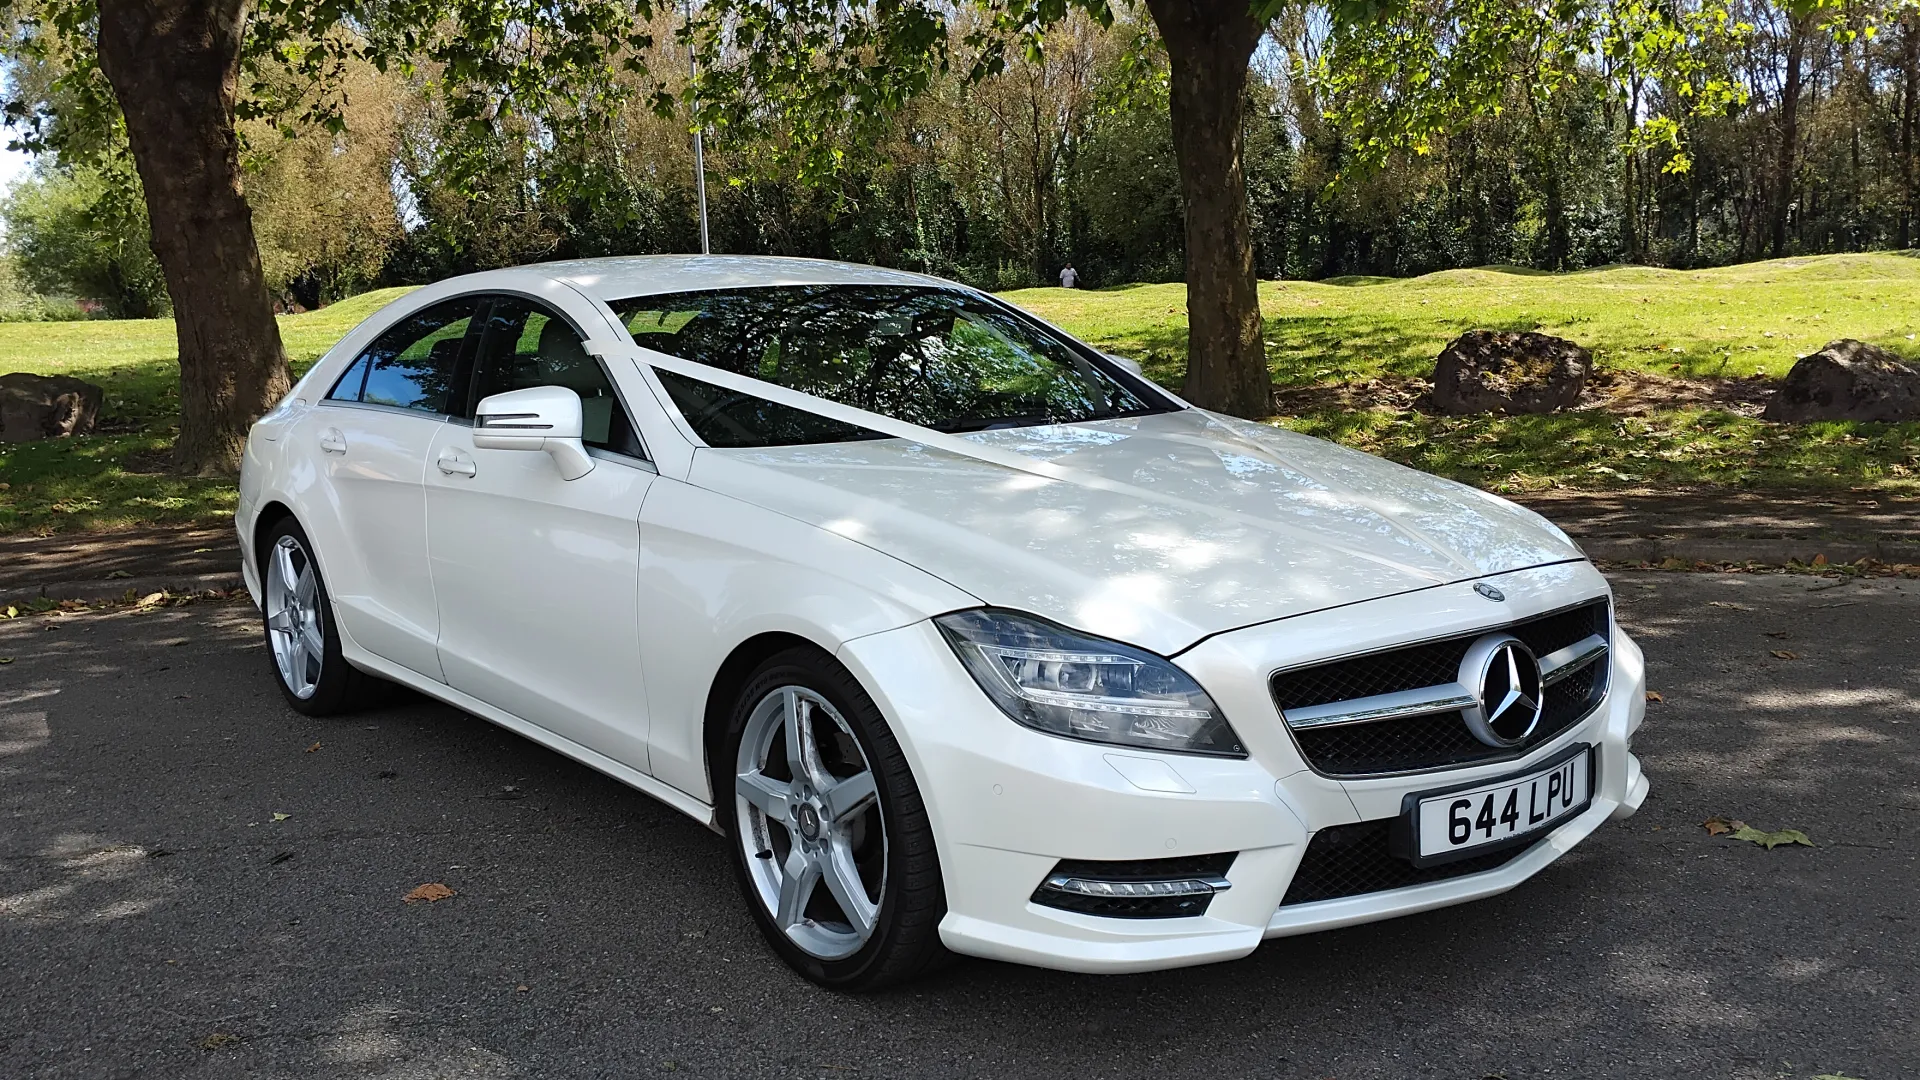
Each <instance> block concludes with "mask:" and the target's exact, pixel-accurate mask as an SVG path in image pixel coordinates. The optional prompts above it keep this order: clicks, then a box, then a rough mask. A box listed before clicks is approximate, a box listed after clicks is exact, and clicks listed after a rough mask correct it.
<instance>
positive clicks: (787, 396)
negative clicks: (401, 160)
mask: <svg viewBox="0 0 1920 1080" xmlns="http://www.w3.org/2000/svg"><path fill="white" fill-rule="evenodd" d="M599 345H600V343H598V342H593V343H589V348H590V349H591V350H592V351H596V352H602V354H603V355H604V354H605V353H610V352H615V351H618V352H620V353H623V354H625V355H626V356H627V359H629V360H630V361H632V362H633V363H634V364H635V365H636V366H640V367H654V368H658V369H660V370H661V371H671V372H673V373H674V374H676V375H682V376H685V377H686V378H689V379H693V380H694V381H696V382H703V383H708V384H710V385H713V386H718V387H720V388H721V389H723V390H732V391H734V392H736V393H741V394H747V395H749V396H752V397H756V398H760V399H762V400H764V401H771V402H773V403H774V404H776V405H784V406H786V407H787V408H790V409H798V410H800V411H801V412H805V413H812V414H813V415H815V416H821V417H825V418H826V419H828V420H837V421H839V422H840V423H843V424H851V425H853V426H854V427H859V428H865V429H867V430H869V431H877V432H879V433H880V434H882V435H889V436H892V437H893V438H896V439H903V440H905V441H907V442H911V443H918V444H919V445H921V446H925V447H928V448H930V449H934V450H941V451H945V452H946V453H949V454H954V455H956V456H958V457H961V458H966V459H968V460H971V461H978V462H982V463H984V464H988V465H998V466H1000V467H1001V468H1005V469H1011V470H1014V471H1015V472H1021V473H1026V474H1027V475H1029V476H1037V477H1041V478H1043V479H1046V480H1051V481H1054V482H1056V483H1062V484H1072V485H1074V486H1076V487H1083V488H1091V489H1093V490H1096V491H1105V492H1109V493H1111V494H1115V495H1125V496H1127V497H1129V498H1132V499H1135V500H1137V501H1140V502H1154V503H1161V504H1164V505H1170V506H1176V507H1179V508H1180V509H1183V510H1191V511H1193V512H1195V513H1200V514H1205V515H1207V516H1209V517H1214V518H1219V519H1221V520H1227V521H1231V522H1233V523H1234V524H1236V525H1242V526H1246V525H1252V526H1254V527H1257V528H1261V529H1265V530H1267V531H1268V532H1272V533H1276V534H1279V535H1281V536H1285V537H1287V538H1289V539H1291V540H1296V541H1300V542H1302V543H1305V544H1310V545H1312V546H1315V547H1322V548H1329V549H1332V550H1334V551H1338V552H1340V553H1341V554H1343V555H1350V556H1352V557H1353V558H1356V559H1363V560H1365V561H1367V562H1371V563H1375V564H1377V565H1380V566H1385V567H1388V568H1390V569H1393V570H1396V571H1399V572H1400V573H1403V574H1407V575H1409V576H1413V577H1418V578H1423V579H1425V580H1427V581H1431V582H1433V583H1434V584H1436V585H1437V584H1442V583H1444V582H1447V581H1451V580H1455V579H1454V578H1452V577H1449V576H1448V575H1445V574H1439V573H1435V572H1434V571H1432V570H1429V569H1426V568H1424V567H1420V566H1414V565H1412V564H1409V563H1405V562H1401V561H1400V560H1398V559H1393V558H1389V557H1387V556H1385V555H1380V554H1377V553H1375V552H1371V551H1366V550H1363V549H1360V548H1356V547H1352V546H1349V545H1346V544H1341V543H1339V542H1337V541H1334V540H1332V539H1330V538H1329V537H1327V536H1326V535H1324V534H1322V533H1317V532H1314V531H1312V530H1309V529H1304V528H1301V527H1299V526H1297V525H1289V524H1287V523H1286V522H1283V521H1274V520H1272V519H1269V518H1264V517H1259V516H1254V515H1246V514H1240V513H1236V512H1234V511H1231V510H1226V509H1222V508H1220V507H1217V506H1209V505H1207V504H1206V503H1202V502H1195V501H1193V500H1191V499H1185V498H1181V497H1180V496H1178V495H1169V494H1168V493H1166V492H1164V491H1149V490H1147V489H1145V488H1141V487H1136V486H1134V485H1132V484H1128V483H1125V482H1123V481H1119V480H1112V479H1109V478H1107V477H1104V476H1099V475H1096V474H1094V473H1089V472H1085V471H1083V470H1080V469H1074V468H1069V467H1067V466H1064V465H1060V464H1057V463H1055V462H1051V461H1043V460H1040V459H1038V458H1032V457H1028V456H1027V455H1025V454H1020V453H1016V452H1014V451H1012V450H1003V449H1001V448H999V447H997V446H988V445H985V444H982V443H979V442H975V441H974V440H972V439H965V438H961V437H960V436H957V435H950V434H948V433H947V432H944V431H935V430H934V429H932V428H928V427H922V426H920V425H919V424H912V423H908V422H907V421H905V420H897V419H895V418H893V417H891V416H886V415H883V414H881V413H876V412H868V411H867V410H865V409H860V408H855V407H854V406H851V405H843V404H841V403H840V402H837V401H831V400H829V399H827V398H823V397H817V396H815V395H813V394H807V393H803V392H801V391H798V390H793V389H790V388H788V387H785V386H781V385H779V384H777V383H771V382H767V381H766V380H764V379H756V378H753V377H752V376H748V375H740V374H736V373H734V372H731V371H727V370H725V369H723V368H717V367H712V366H710V365H707V364H701V363H696V362H694V361H692V360H686V359H683V358H681V357H678V356H671V355H669V354H667V353H663V352H657V351H655V350H653V349H649V348H647V347H645V346H643V345H637V344H636V345H614V346H612V347H611V348H606V349H604V350H603V349H600V348H598V347H597V346H599ZM667 401H668V403H669V404H671V401H672V399H671V398H668V399H667ZM1189 407H1190V406H1189ZM1376 512H1377V511H1376ZM1387 520H1388V521H1389V522H1390V523H1394V522H1393V519H1391V518H1387ZM1394 524H1396V525H1397V523H1394ZM1403 531H1404V530H1403ZM1418 539H1421V540H1425V538H1424V537H1418ZM1426 546H1427V547H1429V548H1430V549H1431V550H1432V551H1433V552H1434V553H1435V554H1437V555H1439V556H1440V557H1441V558H1444V559H1446V560H1447V561H1448V562H1450V563H1452V564H1454V565H1455V566H1457V567H1459V568H1460V569H1462V570H1463V571H1465V572H1466V576H1469V577H1477V576H1479V575H1480V573H1481V571H1480V569H1479V568H1478V567H1474V566H1472V565H1470V564H1465V563H1462V562H1461V561H1460V559H1459V557H1458V556H1457V555H1455V554H1454V553H1453V552H1451V551H1449V550H1447V549H1446V548H1445V547H1441V546H1438V545H1435V544H1433V543H1432V542H1430V541H1429V542H1427V544H1426Z"/></svg>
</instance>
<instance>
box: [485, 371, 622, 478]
mask: <svg viewBox="0 0 1920 1080" xmlns="http://www.w3.org/2000/svg"><path fill="white" fill-rule="evenodd" d="M580 430H581V420H580V395H579V394H576V393H574V392H573V391H572V390H569V389H567V388H566V387H564V386H530V387H528V388H526V389H525V390H513V391H510V392H508V393H505V394H495V395H493V396H492V397H490V398H483V399H481V402H480V407H479V408H477V409H475V410H474V416H473V445H474V446H475V447H476V448H478V449H481V450H545V451H546V452H547V454H548V455H549V456H551V457H552V458H553V463H554V465H555V466H556V467H557V468H559V470H560V478H561V479H562V480H578V479H580V478H581V477H583V476H585V475H587V474H588V473H590V472H592V471H593V458H591V457H589V456H587V448H586V447H585V446H584V445H582V444H581V442H580Z"/></svg>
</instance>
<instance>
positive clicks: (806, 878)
mask: <svg viewBox="0 0 1920 1080" xmlns="http://www.w3.org/2000/svg"><path fill="white" fill-rule="evenodd" d="M729 734H730V739H731V741H730V745H729V749H730V751H731V752H730V753H729V754H728V757H727V758H726V759H723V760H727V761H728V762H729V763H730V764H731V766H732V768H731V772H730V773H727V772H721V771H720V770H716V772H720V776H718V777H716V780H720V779H722V778H724V780H725V784H726V785H730V786H731V787H732V788H733V813H732V814H731V815H730V820H729V822H728V824H729V825H730V826H731V828H730V829H729V832H730V833H731V834H732V836H733V840H734V845H735V852H736V855H735V857H736V860H737V865H738V866H739V867H740V870H741V878H742V884H743V887H744V891H745V893H746V895H747V899H748V902H749V903H750V904H751V905H752V906H753V909H754V915H755V918H756V919H757V921H759V923H760V924H761V927H762V929H763V930H765V931H766V934H767V938H768V940H769V941H770V942H771V943H772V944H773V945H774V948H775V950H776V951H778V952H779V953H781V955H782V956H783V957H785V958H786V960H787V961H788V962H789V963H791V964H793V966H794V967H795V968H797V969H798V970H800V971H801V972H802V973H803V974H805V975H806V976H807V977H809V978H811V979H813V980H815V981H816V982H820V983H823V984H825V985H828V986H834V987H838V988H843V989H867V988H872V987H875V986H879V985H882V984H883V983H887V982H892V981H894V980H896V979H899V978H905V977H908V976H909V975H911V974H913V973H915V972H917V971H919V970H921V969H923V968H924V967H926V965H927V964H928V963H929V962H931V961H932V960H934V959H936V958H937V957H938V956H939V955H941V949H940V944H939V937H938V933H937V927H938V923H939V919H940V917H941V916H942V915H943V914H944V913H945V897H944V894H943V892H942V890H941V888H940V879H939V866H938V861H937V859H936V858H935V856H934V853H933V840H932V830H931V829H930V828H929V826H928V825H927V820H926V813H925V810H924V808H923V807H922V805H921V803H920V799H919V792H918V789H917V788H916V787H915V785H914V782H913V778H912V774H911V772H910V771H909V770H908V769H907V767H906V761H905V758H904V757H903V755H902V754H901V753H900V747H899V744H898V742H897V741H896V740H895V739H894V738H893V736H892V732H891V731H890V730H889V729H888V728H887V726H886V722H885V720H884V719H882V718H881V716H880V714H879V710H877V709H875V708H874V706H873V702H872V700H871V699H870V698H868V697H867V695H866V693H865V692H864V691H863V690H862V689H861V688H860V685H859V683H858V682H857V681H855V680H854V679H853V678H852V676H851V675H849V674H848V673H847V672H846V670H845V669H844V668H842V667H840V666H839V665H838V664H836V663H835V662H834V661H833V660H832V658H831V657H828V656H826V655H825V654H824V653H819V652H817V651H815V650H809V649H795V650H792V651H789V652H786V653H782V654H780V655H779V656H776V657H774V658H773V659H771V660H769V661H768V662H767V663H766V664H764V665H762V667H761V669H760V671H759V672H757V673H756V675H755V677H754V678H752V679H750V680H749V681H748V685H747V686H746V688H745V691H744V692H743V693H742V694H741V696H740V699H739V704H738V706H737V707H736V709H735V711H734V716H733V721H732V723H731V725H730V732H729ZM721 791H722V792H724V791H725V786H721ZM722 797H724V795H723V796H722Z"/></svg>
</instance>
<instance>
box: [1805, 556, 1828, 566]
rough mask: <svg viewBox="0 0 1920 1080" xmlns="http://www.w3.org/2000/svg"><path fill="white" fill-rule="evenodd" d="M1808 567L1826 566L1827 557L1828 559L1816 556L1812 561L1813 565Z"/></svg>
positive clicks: (1810, 564)
mask: <svg viewBox="0 0 1920 1080" xmlns="http://www.w3.org/2000/svg"><path fill="white" fill-rule="evenodd" d="M1807 565H1809V566H1825V565H1827V557H1826V556H1825V555H1815V556H1814V557H1813V561H1812V562H1811V563H1808V564H1807Z"/></svg>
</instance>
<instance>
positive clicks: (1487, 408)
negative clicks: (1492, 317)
mask: <svg viewBox="0 0 1920 1080" xmlns="http://www.w3.org/2000/svg"><path fill="white" fill-rule="evenodd" d="M1592 370H1593V354H1591V353H1589V352H1587V350H1585V349H1583V348H1581V347H1580V346H1578V345H1576V344H1574V343H1573V342H1571V341H1568V340H1566V339H1564V338H1557V337H1549V336H1548V335H1546V334H1534V333H1528V332H1522V331H1509V330H1469V331H1467V332H1466V333H1464V334H1461V335H1460V336H1459V337H1457V338H1454V339H1453V340H1452V341H1451V342H1449V343H1448V344H1447V347H1446V348H1445V349H1443V350H1441V352H1440V356H1439V357H1438V358H1437V359H1436V360H1435V361H1434V363H1433V404H1434V407H1435V408H1437V409H1439V410H1440V411H1441V412H1444V413H1453V414H1456V415H1461V414H1466V413H1550V412H1558V411H1559V410H1561V409H1565V408H1569V407H1571V406H1572V405H1573V403H1574V402H1576V401H1578V400H1580V391H1582V390H1584V389H1585V388H1586V385H1587V374H1588V372H1590V371H1592Z"/></svg>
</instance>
